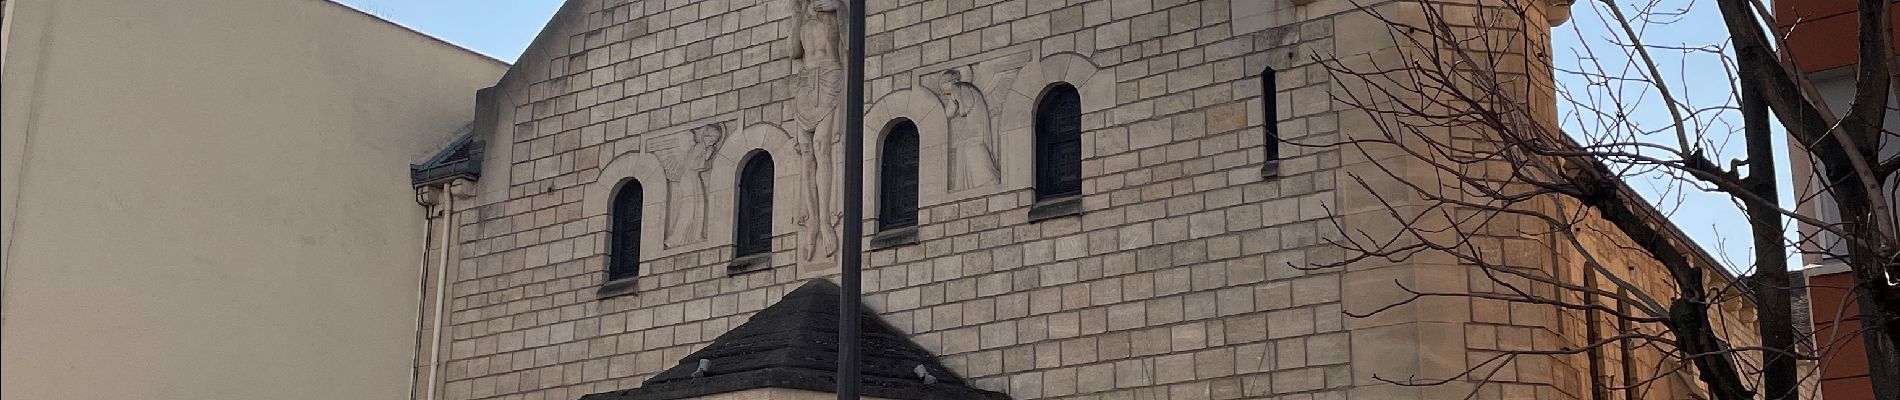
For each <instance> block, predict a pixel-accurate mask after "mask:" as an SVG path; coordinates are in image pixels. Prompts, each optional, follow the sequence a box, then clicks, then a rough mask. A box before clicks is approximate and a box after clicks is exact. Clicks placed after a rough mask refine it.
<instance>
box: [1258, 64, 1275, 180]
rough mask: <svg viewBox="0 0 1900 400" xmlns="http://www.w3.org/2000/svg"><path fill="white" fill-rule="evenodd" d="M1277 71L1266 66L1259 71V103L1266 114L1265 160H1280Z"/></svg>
mask: <svg viewBox="0 0 1900 400" xmlns="http://www.w3.org/2000/svg"><path fill="white" fill-rule="evenodd" d="M1277 72H1278V71H1274V70H1273V68H1267V70H1266V71H1261V72H1260V104H1261V111H1263V113H1262V115H1265V116H1267V122H1266V124H1265V125H1266V127H1265V128H1266V129H1265V130H1266V137H1265V138H1264V141H1263V143H1264V145H1265V146H1266V150H1267V162H1274V161H1279V160H1280V104H1279V102H1280V96H1279V92H1280V82H1279V80H1278V79H1277V78H1275V77H1274V74H1276V73H1277Z"/></svg>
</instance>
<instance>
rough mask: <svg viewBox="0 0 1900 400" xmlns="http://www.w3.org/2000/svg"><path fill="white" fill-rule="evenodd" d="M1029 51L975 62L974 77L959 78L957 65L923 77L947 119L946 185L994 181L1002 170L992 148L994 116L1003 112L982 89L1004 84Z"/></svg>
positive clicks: (967, 186)
mask: <svg viewBox="0 0 1900 400" xmlns="http://www.w3.org/2000/svg"><path fill="white" fill-rule="evenodd" d="M1028 62H1029V53H1027V52H1024V53H1017V54H1012V55H1009V56H1004V57H1001V58H997V59H994V60H990V61H985V62H982V63H979V64H977V65H976V67H975V70H976V72H977V77H978V78H983V81H981V82H980V83H972V82H970V81H969V80H968V79H965V77H964V76H963V73H962V72H961V71H958V70H957V69H954V68H953V69H948V70H944V71H943V72H941V73H938V74H936V76H935V77H934V78H927V79H926V82H925V84H924V85H923V86H924V87H925V88H928V89H929V90H930V91H932V92H935V93H936V94H937V98H938V100H940V101H942V102H943V108H944V114H945V115H946V116H947V117H948V118H949V120H950V121H949V122H950V135H951V136H950V167H951V168H950V190H963V189H970V188H976V187H982V186H985V185H990V184H994V183H996V182H997V181H998V177H999V175H1000V174H1001V173H1002V170H1003V168H1002V164H1001V163H1000V162H999V161H998V160H1000V159H1001V158H1002V157H1000V155H999V154H998V151H999V150H1000V149H999V148H998V144H999V143H1000V140H999V138H998V137H997V126H998V124H997V119H999V118H1001V117H1002V116H1003V113H1002V112H1000V110H997V109H996V107H998V106H1001V104H1000V102H992V101H990V100H989V99H987V98H986V97H985V94H986V93H1001V91H1004V90H1008V88H1009V85H1010V84H1012V83H1014V82H1015V80H1016V74H1017V72H1018V71H1020V70H1021V69H1022V67H1023V65H1025V64H1028Z"/></svg>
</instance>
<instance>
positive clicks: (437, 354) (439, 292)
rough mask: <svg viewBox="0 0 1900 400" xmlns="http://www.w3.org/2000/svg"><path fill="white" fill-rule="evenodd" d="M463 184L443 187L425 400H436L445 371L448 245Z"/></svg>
mask: <svg viewBox="0 0 1900 400" xmlns="http://www.w3.org/2000/svg"><path fill="white" fill-rule="evenodd" d="M464 182H466V181H465V180H462V179H456V180H452V181H449V182H448V183H444V184H442V190H441V196H442V197H441V198H442V223H441V227H442V228H441V229H442V232H441V233H440V234H439V235H438V236H437V237H438V238H441V242H442V246H441V248H439V249H438V252H437V253H436V259H435V265H436V268H435V271H436V274H435V329H433V330H431V331H430V332H429V335H430V336H431V338H430V340H429V391H428V394H429V395H428V397H426V398H425V399H426V400H435V398H436V397H435V392H436V387H438V386H441V385H437V384H436V382H437V380H436V379H437V378H436V377H437V375H438V374H439V373H440V372H441V371H442V321H444V320H447V319H448V318H447V317H446V316H444V315H442V312H443V311H444V308H446V307H447V305H448V303H447V302H446V301H445V300H446V299H447V294H448V287H447V285H448V281H449V274H448V267H449V245H450V244H451V243H454V238H453V236H452V235H453V232H454V231H452V230H450V228H451V227H452V226H454V225H455V197H456V195H457V193H455V192H456V189H457V188H460V187H466V186H463V185H462V184H463V183H464Z"/></svg>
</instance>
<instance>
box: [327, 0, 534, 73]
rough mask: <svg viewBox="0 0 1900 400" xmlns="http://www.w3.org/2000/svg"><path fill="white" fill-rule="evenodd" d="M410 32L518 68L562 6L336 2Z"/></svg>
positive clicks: (425, 0) (424, 0)
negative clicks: (518, 59) (520, 58)
mask: <svg viewBox="0 0 1900 400" xmlns="http://www.w3.org/2000/svg"><path fill="white" fill-rule="evenodd" d="M336 2H338V3H342V4H344V5H347V6H350V7H352V8H355V9H358V10H363V11H364V12H368V13H370V14H372V15H376V16H378V17H382V18H383V19H387V20H390V21H395V22H396V23H398V24H402V25H403V26H407V27H409V28H410V29H415V30H417V31H421V32H422V33H427V34H429V35H431V36H435V37H437V38H441V39H442V40H447V41H449V43H455V44H457V45H460V46H462V47H467V48H469V49H473V50H475V51H476V52H479V53H482V54H486V55H488V56H490V57H494V58H497V59H501V60H502V61H508V62H514V60H515V58H516V57H518V56H520V55H521V50H522V49H525V48H527V47H528V41H530V40H534V35H535V34H536V33H540V32H541V25H543V24H546V23H547V21H548V17H550V16H553V15H554V10H555V9H557V8H560V7H561V0H336Z"/></svg>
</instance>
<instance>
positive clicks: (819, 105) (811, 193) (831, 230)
mask: <svg viewBox="0 0 1900 400" xmlns="http://www.w3.org/2000/svg"><path fill="white" fill-rule="evenodd" d="M791 1H793V4H794V5H795V6H796V7H795V11H794V13H793V18H792V21H793V32H792V38H791V39H792V58H793V59H794V60H796V62H795V63H794V64H793V65H794V66H796V67H797V68H798V70H797V71H796V75H795V77H794V78H793V79H794V82H793V84H794V86H793V91H792V104H791V105H792V108H791V110H790V114H792V118H793V128H794V131H793V132H792V138H793V139H794V140H795V141H796V144H795V146H796V148H795V149H796V151H797V152H798V155H799V158H800V161H802V162H803V163H804V167H805V168H804V170H805V171H806V173H807V175H806V176H807V179H809V180H810V182H808V184H806V185H804V187H803V188H802V190H803V191H804V196H803V197H804V206H805V210H804V211H805V213H804V215H803V216H800V217H799V219H798V224H799V248H800V252H801V253H803V256H804V259H805V260H806V261H816V260H820V259H823V258H827V257H830V256H832V255H834V254H837V252H838V249H837V247H838V234H837V231H836V229H838V228H839V227H840V226H841V225H840V223H841V222H840V221H839V218H840V215H839V214H840V213H839V211H838V209H837V205H836V203H835V201H836V198H837V181H836V176H834V172H833V171H835V170H836V164H837V160H834V159H833V157H832V146H833V145H836V144H838V143H840V142H839V139H840V130H841V129H843V120H844V118H843V115H840V113H841V112H842V111H843V108H842V107H839V106H838V103H840V102H841V101H842V100H843V97H844V85H845V84H846V83H845V82H844V60H843V59H842V58H841V57H842V56H843V54H842V53H841V52H839V51H838V49H839V47H841V46H840V45H839V43H841V42H842V39H843V37H842V36H840V29H839V26H838V23H839V18H838V11H839V8H840V7H839V4H838V1H837V0H791Z"/></svg>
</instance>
